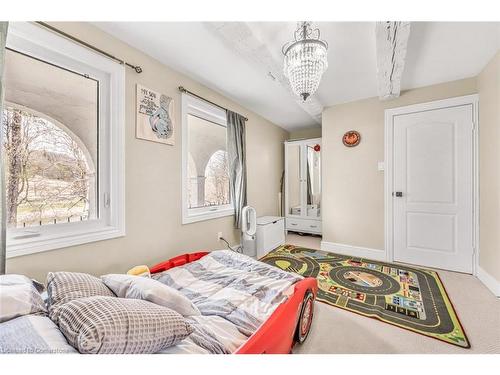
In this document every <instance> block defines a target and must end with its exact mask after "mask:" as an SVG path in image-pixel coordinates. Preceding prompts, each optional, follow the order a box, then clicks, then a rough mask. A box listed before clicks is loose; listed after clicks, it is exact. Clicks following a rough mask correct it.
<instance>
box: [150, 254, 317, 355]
mask: <svg viewBox="0 0 500 375" xmlns="http://www.w3.org/2000/svg"><path fill="white" fill-rule="evenodd" d="M207 254H208V252H196V253H190V254H183V255H179V256H176V257H174V258H171V259H169V260H167V261H164V262H161V263H158V264H156V265H155V266H153V267H151V269H150V270H151V273H152V274H154V273H159V272H162V271H166V270H168V269H171V268H174V267H178V266H182V265H184V264H187V263H191V262H194V261H197V260H199V259H201V258H202V257H204V256H205V255H207ZM317 291H318V285H317V280H316V279H315V278H304V279H302V280H300V281H298V282H297V283H295V284H294V292H293V294H292V295H290V296H289V297H288V298H287V300H286V301H285V302H283V303H282V304H280V305H279V306H278V307H277V308H276V310H275V311H274V312H273V313H272V314H271V316H270V317H269V318H268V319H267V320H266V321H265V322H264V324H262V325H261V326H260V328H259V329H258V330H257V331H256V332H254V333H253V334H252V335H251V336H250V337H249V339H248V340H247V341H246V342H245V343H244V344H243V345H242V346H240V347H239V348H238V350H237V351H236V352H235V353H237V354H262V353H269V354H286V353H291V351H292V348H293V345H294V344H295V343H296V342H298V343H302V342H304V341H305V340H306V338H307V335H308V334H309V330H310V328H311V323H312V319H313V313H314V300H315V298H316V294H317Z"/></svg>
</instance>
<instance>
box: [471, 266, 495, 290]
mask: <svg viewBox="0 0 500 375" xmlns="http://www.w3.org/2000/svg"><path fill="white" fill-rule="evenodd" d="M476 277H477V278H478V279H479V281H481V282H482V283H483V284H484V285H485V286H486V287H487V288H488V289H489V290H490V291H491V292H492V293H493V294H494V295H495V296H496V297H500V282H499V281H498V280H497V279H495V278H494V277H493V276H491V275H490V274H489V273H488V272H486V271H485V270H484V269H482V268H481V267H479V266H478V267H477V273H476Z"/></svg>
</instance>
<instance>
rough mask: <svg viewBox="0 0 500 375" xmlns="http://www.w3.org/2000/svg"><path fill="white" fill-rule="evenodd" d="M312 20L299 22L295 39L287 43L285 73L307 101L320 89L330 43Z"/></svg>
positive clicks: (326, 66) (284, 53) (298, 93)
mask: <svg viewBox="0 0 500 375" xmlns="http://www.w3.org/2000/svg"><path fill="white" fill-rule="evenodd" d="M311 24H312V23H311V22H299V23H298V24H297V30H295V33H294V40H292V41H290V42H288V43H286V44H285V45H284V46H283V48H282V52H283V55H285V60H284V67H283V70H284V73H285V76H286V77H287V78H288V80H289V81H290V86H291V87H292V91H293V92H294V93H295V94H296V95H298V96H300V97H301V98H302V100H303V101H306V100H307V98H309V97H310V96H311V95H312V94H314V92H315V91H316V90H317V89H318V86H319V81H320V80H321V76H322V75H323V72H324V71H325V70H326V68H328V61H327V50H328V43H327V42H326V41H324V40H321V39H320V33H319V29H313V28H312V27H311Z"/></svg>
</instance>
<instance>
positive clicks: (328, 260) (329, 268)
mask: <svg viewBox="0 0 500 375" xmlns="http://www.w3.org/2000/svg"><path fill="white" fill-rule="evenodd" d="M261 261H263V262H265V263H268V264H272V265H274V266H276V267H279V268H281V269H283V270H286V271H289V272H295V273H298V274H299V275H302V276H306V277H315V278H316V279H318V287H319V288H318V297H317V299H318V300H319V301H322V302H326V303H328V304H330V305H332V306H336V307H340V308H342V309H345V310H349V311H352V312H355V313H358V314H361V315H365V316H368V317H371V318H375V319H379V320H381V321H383V322H386V323H389V324H393V325H396V326H398V327H401V328H405V329H408V330H410V331H414V332H417V333H420V334H422V335H425V336H429V337H433V338H435V339H438V340H441V341H444V342H447V343H450V344H453V345H457V346H461V347H463V348H470V345H469V341H468V340H467V336H466V335H465V332H464V330H463V328H462V326H461V325H460V321H459V320H458V317H457V315H456V313H455V310H454V309H453V306H452V304H451V302H450V299H449V298H448V295H447V294H446V291H445V289H444V287H443V284H442V283H441V280H440V279H439V276H438V274H437V273H436V272H434V271H431V270H428V269H421V268H413V267H407V266H403V265H399V264H393V263H383V262H378V261H372V260H367V259H362V258H355V257H349V256H345V255H339V254H333V253H329V252H326V251H320V250H312V249H306V248H303V247H298V246H297V247H296V246H293V245H285V246H281V247H279V248H278V249H276V250H273V251H272V252H270V253H269V254H267V255H266V256H265V257H264V258H262V259H261Z"/></svg>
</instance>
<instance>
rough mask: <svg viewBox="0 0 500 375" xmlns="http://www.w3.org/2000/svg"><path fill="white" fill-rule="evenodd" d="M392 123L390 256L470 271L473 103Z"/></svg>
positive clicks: (418, 113)
mask: <svg viewBox="0 0 500 375" xmlns="http://www.w3.org/2000/svg"><path fill="white" fill-rule="evenodd" d="M393 121H394V122H393V123H394V159H393V168H394V169H393V171H394V174H393V176H394V177H393V178H394V185H393V214H394V217H393V225H394V232H393V233H394V260H395V261H398V262H404V263H411V264H417V265H423V266H430V267H436V268H442V269H447V270H453V271H460V272H467V273H472V263H473V261H472V260H473V212H472V209H473V178H472V176H473V136H472V135H473V133H472V132H473V108H472V104H468V105H460V106H455V107H448V108H440V109H434V110H427V111H422V112H415V113H409V114H401V115H397V116H394V120H393Z"/></svg>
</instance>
